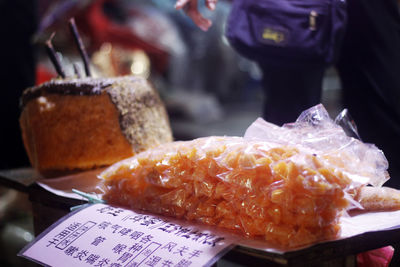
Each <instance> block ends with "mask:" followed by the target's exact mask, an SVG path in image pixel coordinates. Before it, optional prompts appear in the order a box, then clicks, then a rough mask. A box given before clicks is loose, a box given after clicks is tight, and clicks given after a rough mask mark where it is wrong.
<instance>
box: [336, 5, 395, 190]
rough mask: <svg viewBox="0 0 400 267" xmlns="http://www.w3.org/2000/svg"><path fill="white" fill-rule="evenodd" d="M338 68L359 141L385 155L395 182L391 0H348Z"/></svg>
mask: <svg viewBox="0 0 400 267" xmlns="http://www.w3.org/2000/svg"><path fill="white" fill-rule="evenodd" d="M337 69H338V72H339V75H340V78H341V80H342V101H343V105H344V106H345V107H346V108H348V110H349V112H350V114H351V115H352V117H353V118H354V121H355V122H356V124H357V127H358V130H359V134H360V137H361V139H362V140H363V141H364V142H368V143H373V144H375V145H376V146H377V147H379V148H380V149H382V151H383V152H384V153H385V156H386V157H387V159H388V161H389V173H390V176H391V179H390V180H389V181H388V182H387V183H386V184H385V185H387V186H391V187H396V188H400V154H399V151H400V13H399V8H398V3H397V1H396V0H368V1H355V0H348V24H347V33H346V35H345V37H344V42H343V46H342V49H341V55H340V58H339V61H338V64H337Z"/></svg>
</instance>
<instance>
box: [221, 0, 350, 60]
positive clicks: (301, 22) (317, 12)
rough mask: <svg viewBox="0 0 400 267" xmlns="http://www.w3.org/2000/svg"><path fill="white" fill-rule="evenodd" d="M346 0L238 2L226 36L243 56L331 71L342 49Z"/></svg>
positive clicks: (233, 8) (234, 2)
mask: <svg viewBox="0 0 400 267" xmlns="http://www.w3.org/2000/svg"><path fill="white" fill-rule="evenodd" d="M346 21H347V13H346V2H345V0H234V1H233V4H232V10H231V13H230V15H229V18H228V22H227V29H226V36H227V38H228V40H229V42H230V44H231V45H232V46H233V47H234V48H235V49H236V50H237V51H238V52H239V53H240V54H241V55H243V56H245V57H247V58H249V59H251V60H254V61H257V62H259V63H262V64H270V65H271V66H307V65H309V66H329V65H331V64H333V63H334V61H335V59H336V57H337V54H338V52H339V50H340V44H341V41H342V39H343V35H344V31H345V26H346Z"/></svg>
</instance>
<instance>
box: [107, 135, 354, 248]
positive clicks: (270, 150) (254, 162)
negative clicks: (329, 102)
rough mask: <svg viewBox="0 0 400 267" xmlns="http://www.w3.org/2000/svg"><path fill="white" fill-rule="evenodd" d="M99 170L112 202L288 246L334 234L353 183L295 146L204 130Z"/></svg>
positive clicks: (109, 199)
mask: <svg viewBox="0 0 400 267" xmlns="http://www.w3.org/2000/svg"><path fill="white" fill-rule="evenodd" d="M100 177H101V178H103V179H104V180H105V185H106V188H107V192H106V194H105V195H104V199H105V200H106V201H107V202H108V203H110V204H117V205H123V206H126V207H130V208H134V209H143V210H147V211H150V212H154V213H159V214H163V215H167V216H174V217H177V218H183V219H187V220H193V221H197V222H201V223H205V224H209V225H215V226H218V227H222V228H225V229H229V230H233V231H237V232H239V233H242V234H244V235H245V236H248V237H252V238H260V239H264V240H267V241H269V242H271V243H273V244H276V245H278V246H282V247H285V248H293V247H299V246H302V245H307V244H311V243H315V242H317V241H321V240H327V239H332V238H335V237H337V235H338V233H339V229H340V227H339V224H338V223H339V217H340V215H341V213H342V212H344V211H345V209H346V208H347V207H348V205H349V202H348V200H347V197H346V196H345V192H346V189H347V188H350V185H351V184H352V181H351V179H349V178H348V177H347V176H346V175H345V174H344V173H343V172H341V171H340V170H337V169H335V168H333V167H332V166H329V164H325V163H324V162H322V161H320V159H319V157H318V156H317V155H313V154H307V153H304V152H303V151H300V150H299V149H297V148H295V147H293V146H280V145H277V144H271V143H269V142H264V141H256V140H254V141H250V140H245V139H244V138H241V137H205V138H200V139H196V140H192V141H181V142H173V143H170V144H167V145H163V146H160V147H158V148H154V149H149V150H147V151H144V152H142V153H140V154H137V155H136V156H134V157H132V158H130V159H126V160H123V161H121V162H119V163H116V164H114V165H113V166H111V167H109V168H108V169H107V170H105V171H104V172H103V173H102V174H100Z"/></svg>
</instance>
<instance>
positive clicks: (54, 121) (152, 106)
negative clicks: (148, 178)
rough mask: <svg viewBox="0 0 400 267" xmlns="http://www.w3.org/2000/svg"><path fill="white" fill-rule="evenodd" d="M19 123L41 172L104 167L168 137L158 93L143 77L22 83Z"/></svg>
mask: <svg viewBox="0 0 400 267" xmlns="http://www.w3.org/2000/svg"><path fill="white" fill-rule="evenodd" d="M21 106H22V113H21V116H20V125H21V130H22V138H23V142H24V145H25V148H26V151H27V154H28V156H29V159H30V162H31V164H32V166H33V167H34V168H35V169H37V170H38V171H39V172H41V173H42V174H43V175H45V176H54V175H59V174H63V173H66V172H74V171H77V170H87V169H92V168H96V167H101V166H108V165H111V164H113V163H115V162H117V161H120V160H122V159H124V158H127V157H130V156H133V155H134V154H136V153H138V152H140V151H143V150H145V149H148V148H151V147H155V146H158V145H160V144H162V143H166V142H170V141H172V133H171V129H170V125H169V121H168V116H167V113H166V110H165V107H164V105H163V103H162V101H161V100H160V98H159V95H158V94H157V92H156V91H155V90H154V88H153V87H152V86H151V85H150V84H149V82H148V81H147V80H145V79H143V78H139V77H132V76H125V77H117V78H83V79H73V78H67V79H54V80H52V81H50V82H46V83H44V84H42V85H40V86H37V87H32V88H28V89H27V90H25V92H24V93H23V95H22V98H21Z"/></svg>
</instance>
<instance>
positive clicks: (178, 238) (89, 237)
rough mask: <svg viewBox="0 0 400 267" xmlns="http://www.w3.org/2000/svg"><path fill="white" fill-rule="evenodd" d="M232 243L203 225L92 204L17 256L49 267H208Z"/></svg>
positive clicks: (68, 217) (60, 223)
mask: <svg viewBox="0 0 400 267" xmlns="http://www.w3.org/2000/svg"><path fill="white" fill-rule="evenodd" d="M234 242H235V238H234V237H232V236H229V235H224V234H220V233H217V232H216V231H211V230H209V229H207V228H205V227H202V226H197V225H191V224H189V223H186V222H181V221H175V220H171V219H165V218H162V217H158V216H155V215H149V214H145V213H138V212H134V211H131V210H127V209H122V208H119V207H113V206H109V205H105V204H94V205H91V206H89V207H87V208H84V209H82V210H79V211H77V212H74V213H71V214H69V215H67V216H66V217H64V218H62V219H61V220H59V221H58V222H57V223H55V224H54V225H53V226H51V227H50V228H49V229H47V230H46V231H45V232H44V233H42V234H41V235H40V236H39V237H37V238H36V239H35V240H34V241H33V242H32V243H30V244H29V245H28V246H27V247H25V248H24V249H23V250H22V251H21V252H20V253H19V256H22V257H25V258H28V259H30V260H33V261H35V262H38V263H40V264H44V265H50V266H95V267H105V266H108V267H122V266H130V267H131V266H132V267H133V266H155V267H156V266H162V267H172V266H179V267H184V266H210V265H212V264H213V263H214V262H216V261H217V260H218V259H219V258H220V257H222V255H223V254H224V253H225V252H227V251H228V250H229V249H230V248H231V247H232V246H233V243H234Z"/></svg>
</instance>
